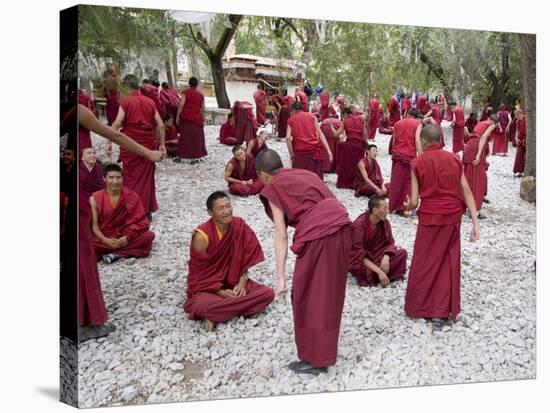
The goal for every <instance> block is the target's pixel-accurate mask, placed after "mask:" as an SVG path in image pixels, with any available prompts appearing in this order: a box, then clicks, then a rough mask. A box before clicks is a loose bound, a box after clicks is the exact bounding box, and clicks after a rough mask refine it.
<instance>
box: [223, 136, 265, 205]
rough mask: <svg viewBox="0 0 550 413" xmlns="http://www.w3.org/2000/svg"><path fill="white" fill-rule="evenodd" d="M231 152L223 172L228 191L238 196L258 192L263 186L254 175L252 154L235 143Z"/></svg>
mask: <svg viewBox="0 0 550 413" xmlns="http://www.w3.org/2000/svg"><path fill="white" fill-rule="evenodd" d="M232 152H233V158H231V160H230V161H229V162H228V163H227V166H226V167H225V174H224V179H225V180H226V182H227V184H228V185H229V192H231V193H232V194H234V195H240V196H247V195H256V194H259V193H260V191H261V190H262V188H263V187H264V186H263V185H262V183H261V182H260V181H258V177H257V176H256V168H255V167H254V156H253V155H251V154H248V153H246V152H245V151H244V149H243V147H242V146H240V145H235V146H234V147H233V149H232Z"/></svg>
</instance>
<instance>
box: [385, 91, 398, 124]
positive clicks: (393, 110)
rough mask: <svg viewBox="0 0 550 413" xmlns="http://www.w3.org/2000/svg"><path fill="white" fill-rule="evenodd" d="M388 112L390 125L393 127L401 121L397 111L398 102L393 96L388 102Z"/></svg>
mask: <svg viewBox="0 0 550 413" xmlns="http://www.w3.org/2000/svg"><path fill="white" fill-rule="evenodd" d="M388 112H389V114H390V125H391V126H394V125H395V123H396V122H398V121H400V120H401V113H400V109H399V101H398V100H397V98H396V97H395V96H392V97H391V99H390V101H389V102H388Z"/></svg>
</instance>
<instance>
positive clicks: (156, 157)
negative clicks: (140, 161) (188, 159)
mask: <svg viewBox="0 0 550 413" xmlns="http://www.w3.org/2000/svg"><path fill="white" fill-rule="evenodd" d="M163 159H164V153H163V152H162V151H150V152H149V160H150V161H151V162H160V161H162V160H163Z"/></svg>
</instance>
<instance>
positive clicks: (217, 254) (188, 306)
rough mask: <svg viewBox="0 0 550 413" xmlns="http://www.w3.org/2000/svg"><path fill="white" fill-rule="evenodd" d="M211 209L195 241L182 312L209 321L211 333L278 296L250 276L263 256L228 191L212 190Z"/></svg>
mask: <svg viewBox="0 0 550 413" xmlns="http://www.w3.org/2000/svg"><path fill="white" fill-rule="evenodd" d="M206 208H207V210H208V215H209V216H210V219H209V220H208V221H206V222H204V223H202V224H201V225H199V226H198V227H197V228H196V229H195V230H194V231H193V235H192V239H191V248H190V257H189V261H188V266H189V273H188V275H187V299H186V300H185V303H184V304H183V310H184V311H185V312H186V313H187V317H188V318H189V319H190V320H201V319H203V320H205V323H206V329H207V331H212V330H213V329H214V327H215V323H224V322H226V321H229V320H231V319H232V318H234V317H237V316H240V315H242V316H243V317H251V316H253V315H256V314H258V313H260V312H261V311H262V310H264V309H265V308H266V307H267V306H268V305H269V304H270V303H271V302H272V301H273V299H274V298H275V295H274V293H273V290H272V289H271V288H269V287H266V286H265V285H262V284H259V283H257V282H255V281H253V280H251V279H249V278H248V270H249V269H250V268H251V267H253V266H254V265H256V264H258V263H259V262H262V261H263V260H264V254H263V251H262V247H261V245H260V243H259V241H258V238H256V234H254V231H253V230H252V229H251V228H250V227H249V226H248V225H247V224H246V222H244V220H243V219H242V218H239V217H234V216H233V208H232V206H231V201H230V200H229V197H228V196H227V194H226V193H225V192H221V191H217V192H214V193H212V194H210V196H209V197H208V199H207V200H206Z"/></svg>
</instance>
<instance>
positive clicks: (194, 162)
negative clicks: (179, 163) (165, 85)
mask: <svg viewBox="0 0 550 413" xmlns="http://www.w3.org/2000/svg"><path fill="white" fill-rule="evenodd" d="M198 163H199V160H198V159H193V160H192V161H191V162H189V164H190V165H195V164H198Z"/></svg>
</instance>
